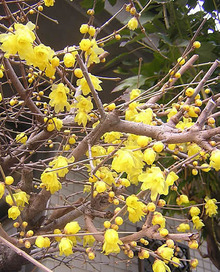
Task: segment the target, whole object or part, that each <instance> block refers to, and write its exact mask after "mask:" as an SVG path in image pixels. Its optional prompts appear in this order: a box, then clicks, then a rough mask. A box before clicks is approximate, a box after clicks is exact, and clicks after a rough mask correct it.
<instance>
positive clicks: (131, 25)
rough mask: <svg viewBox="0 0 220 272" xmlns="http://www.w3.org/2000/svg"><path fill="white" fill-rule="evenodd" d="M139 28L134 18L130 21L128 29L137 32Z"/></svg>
mask: <svg viewBox="0 0 220 272" xmlns="http://www.w3.org/2000/svg"><path fill="white" fill-rule="evenodd" d="M137 27H138V20H137V19H136V18H135V17H133V18H131V19H130V20H129V21H128V28H129V29H130V30H135V29H136V28H137Z"/></svg>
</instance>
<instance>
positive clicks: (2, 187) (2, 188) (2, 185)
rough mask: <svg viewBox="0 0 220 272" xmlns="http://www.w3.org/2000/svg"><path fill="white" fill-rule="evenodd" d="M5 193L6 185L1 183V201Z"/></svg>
mask: <svg viewBox="0 0 220 272" xmlns="http://www.w3.org/2000/svg"><path fill="white" fill-rule="evenodd" d="M4 193H5V184H4V183H3V182H0V199H1V198H2V197H3V195H4Z"/></svg>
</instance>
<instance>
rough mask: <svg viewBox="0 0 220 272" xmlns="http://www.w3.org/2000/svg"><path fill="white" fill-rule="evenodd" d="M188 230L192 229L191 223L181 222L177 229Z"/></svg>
mask: <svg viewBox="0 0 220 272" xmlns="http://www.w3.org/2000/svg"><path fill="white" fill-rule="evenodd" d="M187 230H190V226H189V224H185V223H181V224H179V226H178V227H177V231H179V232H186V231H187Z"/></svg>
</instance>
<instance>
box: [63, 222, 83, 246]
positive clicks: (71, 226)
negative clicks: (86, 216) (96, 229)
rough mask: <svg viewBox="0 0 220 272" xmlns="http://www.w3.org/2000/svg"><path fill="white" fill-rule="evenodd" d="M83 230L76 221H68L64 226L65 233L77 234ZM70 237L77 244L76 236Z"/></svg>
mask: <svg viewBox="0 0 220 272" xmlns="http://www.w3.org/2000/svg"><path fill="white" fill-rule="evenodd" d="M80 230H81V227H80V226H79V223H78V222H76V221H73V222H70V223H67V224H66V226H65V227H64V233H65V234H76V233H77V232H79V231H80ZM68 239H70V240H71V241H72V242H73V245H76V242H77V241H76V237H75V236H68Z"/></svg>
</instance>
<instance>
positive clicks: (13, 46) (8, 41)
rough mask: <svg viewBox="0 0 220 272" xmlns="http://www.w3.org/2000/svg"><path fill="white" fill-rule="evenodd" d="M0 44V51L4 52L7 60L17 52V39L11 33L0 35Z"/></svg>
mask: <svg viewBox="0 0 220 272" xmlns="http://www.w3.org/2000/svg"><path fill="white" fill-rule="evenodd" d="M0 42H1V43H2V45H1V46H0V49H1V50H2V51H3V52H5V55H4V56H5V57H6V58H9V56H10V55H15V54H16V53H17V52H18V47H17V37H16V35H14V34H12V33H8V34H0Z"/></svg>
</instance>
